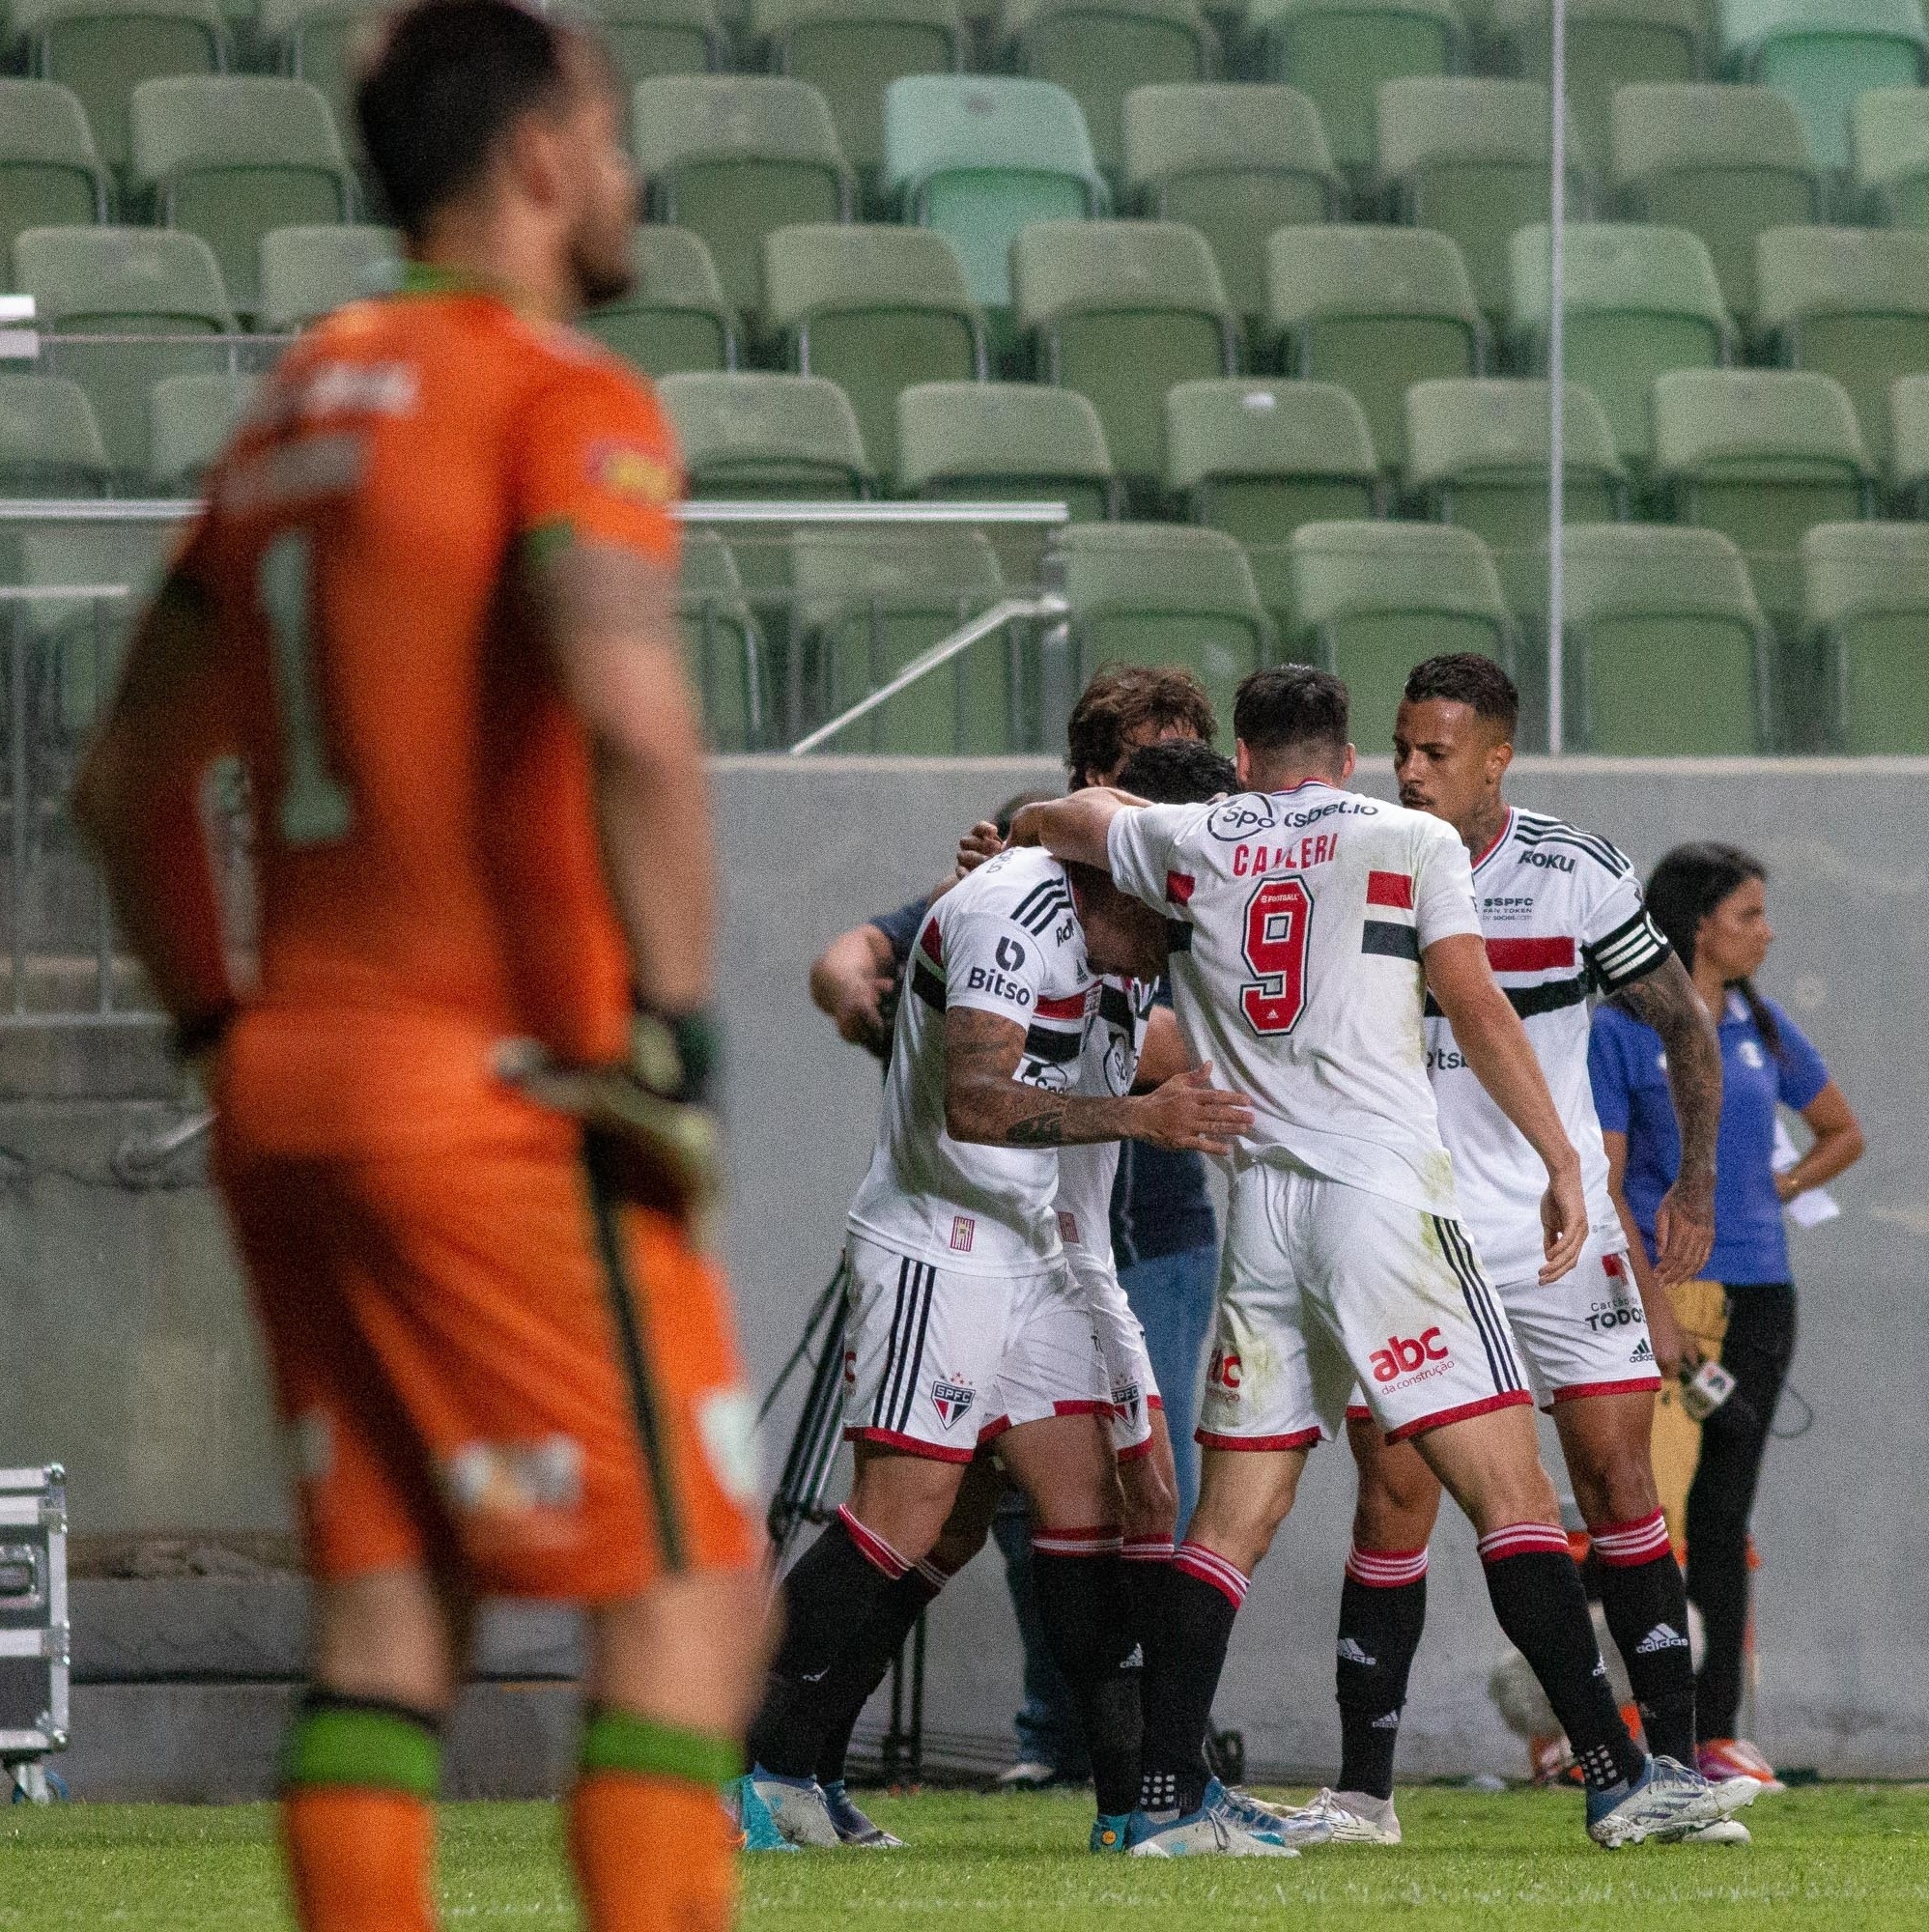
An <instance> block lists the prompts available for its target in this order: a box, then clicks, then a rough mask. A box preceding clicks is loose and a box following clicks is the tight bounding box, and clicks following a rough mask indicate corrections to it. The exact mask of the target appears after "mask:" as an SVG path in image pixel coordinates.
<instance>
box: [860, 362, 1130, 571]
mask: <svg viewBox="0 0 1929 1932" xmlns="http://www.w3.org/2000/svg"><path fill="white" fill-rule="evenodd" d="M896 491H897V494H898V495H899V496H900V497H922V498H924V499H925V500H926V501H931V502H951V503H960V502H963V503H990V502H1004V503H1063V504H1064V506H1065V510H1066V513H1067V515H1068V516H1069V517H1070V518H1071V520H1072V521H1073V522H1074V523H1093V522H1097V521H1098V520H1100V519H1102V518H1106V517H1114V516H1116V515H1117V514H1118V511H1119V497H1120V490H1119V480H1118V477H1117V475H1116V474H1115V473H1114V471H1113V469H1112V454H1111V452H1110V451H1109V450H1108V449H1107V448H1106V446H1105V431H1104V429H1103V427H1102V426H1101V425H1100V423H1099V420H1098V412H1097V411H1096V410H1094V409H1093V408H1092V405H1091V404H1090V403H1089V402H1087V401H1086V399H1085V398H1084V397H1083V396H1081V395H1080V394H1079V393H1078V391H1077V390H1076V389H1046V388H1040V387H1038V386H1037V385H1036V384H1032V383H920V384H917V386H916V387H914V388H909V389H906V390H904V391H903V392H902V393H901V394H900V395H899V396H898V398H897V478H896ZM1050 531H1051V526H1050V525H1046V524H989V525H987V526H985V534H986V535H987V536H988V537H989V538H990V540H991V547H992V548H993V549H994V550H995V551H996V552H997V553H998V561H999V564H1000V566H1001V568H1002V569H1003V570H1004V572H1005V577H1006V581H1007V582H1009V583H1035V582H1037V581H1038V570H1039V566H1040V564H1041V563H1042V561H1043V558H1044V553H1045V544H1046V539H1047V537H1048V536H1049V534H1050Z"/></svg>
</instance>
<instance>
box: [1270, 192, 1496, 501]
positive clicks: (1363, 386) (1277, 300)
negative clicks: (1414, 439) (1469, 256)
mask: <svg viewBox="0 0 1929 1932" xmlns="http://www.w3.org/2000/svg"><path fill="white" fill-rule="evenodd" d="M1266 266H1267V275H1266V280H1267V297H1268V300H1267V322H1268V324H1269V326H1270V328H1271V330H1272V332H1273V334H1274V336H1275V337H1276V338H1278V339H1280V340H1282V342H1283V350H1284V357H1285V362H1284V366H1285V367H1286V368H1287V369H1288V370H1289V371H1290V373H1291V374H1292V375H1294V376H1303V377H1311V378H1313V379H1314V380H1316V381H1319V382H1327V383H1338V384H1341V386H1342V387H1344V388H1347V389H1350V390H1351V391H1352V393H1353V395H1354V397H1355V398H1356V399H1357V400H1358V402H1359V405H1360V407H1361V409H1363V410H1364V411H1365V412H1366V417H1367V426H1368V428H1369V430H1370V431H1371V432H1372V435H1373V446H1374V449H1375V451H1376V454H1377V455H1378V457H1379V461H1380V466H1381V468H1382V469H1386V470H1389V471H1397V470H1398V469H1400V468H1401V466H1402V465H1403V464H1404V462H1405V460H1406V404H1405V397H1406V388H1407V384H1409V383H1419V382H1424V381H1426V380H1427V378H1429V377H1432V376H1477V375H1479V374H1480V373H1481V369H1482V367H1483V364H1484V361H1485V355H1486V328H1485V326H1484V325H1483V323H1482V321H1481V314H1480V308H1479V305H1478V304H1477V303H1476V302H1475V300H1474V296H1473V289H1472V287H1471V285H1470V284H1469V283H1468V281H1467V271H1466V265H1465V264H1464V263H1463V262H1462V261H1461V251H1460V250H1459V249H1458V248H1457V247H1455V245H1454V243H1453V242H1452V241H1450V240H1449V239H1448V238H1447V237H1446V236H1444V235H1433V234H1429V233H1426V232H1425V231H1423V230H1420V229H1416V228H1379V227H1373V226H1368V225H1367V224H1364V223H1362V224H1360V225H1358V226H1344V225H1340V224H1334V225H1332V226H1329V227H1321V228H1283V229H1281V230H1279V231H1278V232H1277V233H1276V234H1275V235H1273V236H1272V237H1271V239H1270V240H1269V241H1267V243H1266Z"/></svg>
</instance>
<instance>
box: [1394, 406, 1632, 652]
mask: <svg viewBox="0 0 1929 1932" xmlns="http://www.w3.org/2000/svg"><path fill="white" fill-rule="evenodd" d="M1552 400H1553V387H1552V384H1548V383H1544V382H1522V381H1519V380H1512V381H1507V382H1496V381H1494V380H1492V379H1467V378H1460V379H1457V380H1450V381H1447V382H1433V383H1415V384H1414V385H1413V386H1412V387H1411V388H1410V389H1408V390H1407V392H1406V489H1407V493H1408V495H1409V496H1411V497H1414V498H1415V499H1417V500H1418V501H1419V502H1420V504H1422V505H1423V506H1424V508H1425V510H1426V512H1427V514H1428V515H1429V516H1432V517H1435V518H1437V519H1438V520H1439V521H1440V522H1441V523H1443V524H1458V525H1460V526H1461V527H1462V528H1464V529H1469V530H1472V531H1474V532H1475V533H1476V534H1477V535H1479V536H1480V537H1482V538H1484V539H1485V540H1486V543H1487V546H1488V548H1489V550H1491V551H1492V552H1493V558H1494V563H1495V565H1496V567H1497V568H1498V569H1499V571H1500V582H1501V585H1502V588H1503V589H1504V590H1505V591H1506V593H1507V604H1508V608H1509V609H1510V610H1511V611H1515V612H1516V613H1517V614H1519V615H1523V616H1524V615H1525V614H1527V613H1528V612H1530V611H1546V607H1547V598H1546V591H1547V471H1548V464H1549V462H1550V460H1551V455H1552V452H1551V450H1550V447H1549V433H1550V430H1551V427H1552V426H1551V424H1550V422H1549V420H1548V418H1549V415H1550V414H1551V407H1550V406H1551V404H1552ZM1565 400H1566V408H1565V412H1564V415H1563V420H1562V440H1561V468H1562V472H1563V478H1564V484H1563V490H1562V500H1563V502H1564V504H1565V512H1566V516H1567V520H1568V521H1569V522H1570V523H1574V524H1607V523H1614V522H1616V521H1617V520H1618V519H1620V518H1621V517H1623V516H1625V515H1626V514H1627V509H1628V478H1627V473H1626V471H1625V470H1624V469H1622V467H1621V458H1620V454H1619V452H1618V451H1617V450H1616V448H1615V446H1614V433H1613V431H1612V430H1611V429H1609V428H1608V425H1607V417H1606V415H1605V413H1604V412H1603V410H1602V407H1601V405H1600V404H1599V403H1598V402H1596V401H1595V399H1594V397H1593V396H1592V395H1590V394H1589V393H1588V391H1587V390H1586V389H1584V388H1582V387H1581V386H1580V384H1577V383H1570V384H1567V387H1566V398H1565Z"/></svg>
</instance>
